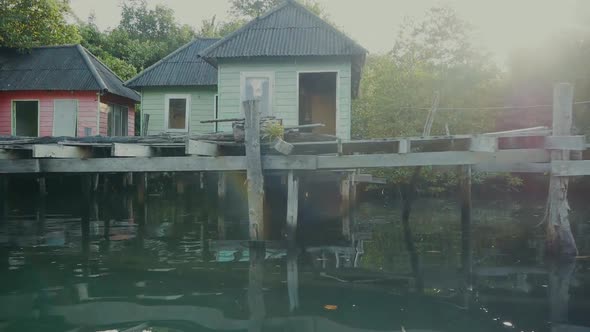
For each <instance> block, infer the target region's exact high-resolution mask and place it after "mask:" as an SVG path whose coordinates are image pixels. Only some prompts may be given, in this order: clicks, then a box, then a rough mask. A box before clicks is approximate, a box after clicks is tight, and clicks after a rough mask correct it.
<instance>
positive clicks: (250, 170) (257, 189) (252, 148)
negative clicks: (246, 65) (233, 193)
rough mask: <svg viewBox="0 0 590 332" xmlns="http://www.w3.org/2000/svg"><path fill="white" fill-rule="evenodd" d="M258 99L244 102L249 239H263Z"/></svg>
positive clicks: (262, 184) (262, 178) (262, 191)
mask: <svg viewBox="0 0 590 332" xmlns="http://www.w3.org/2000/svg"><path fill="white" fill-rule="evenodd" d="M259 109H260V108H259V101H257V100H250V101H245V102H244V115H245V118H246V121H245V124H244V131H245V143H246V167H247V177H248V216H249V220H250V240H251V241H262V240H263V239H264V177H263V176H262V160H261V159H260V111H259Z"/></svg>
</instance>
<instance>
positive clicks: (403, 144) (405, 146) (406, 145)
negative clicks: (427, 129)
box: [397, 139, 412, 154]
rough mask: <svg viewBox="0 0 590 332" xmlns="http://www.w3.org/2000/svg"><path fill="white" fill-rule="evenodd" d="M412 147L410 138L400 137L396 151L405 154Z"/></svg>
mask: <svg viewBox="0 0 590 332" xmlns="http://www.w3.org/2000/svg"><path fill="white" fill-rule="evenodd" d="M411 148H412V146H411V143H410V140H407V139H402V140H400V141H399V143H398V148H397V153H400V154H406V153H410V151H411V150H410V149H411Z"/></svg>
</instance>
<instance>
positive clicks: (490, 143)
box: [469, 135, 498, 152]
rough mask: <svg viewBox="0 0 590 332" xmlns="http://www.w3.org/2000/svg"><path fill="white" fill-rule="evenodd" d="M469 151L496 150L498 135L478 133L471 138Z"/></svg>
mask: <svg viewBox="0 0 590 332" xmlns="http://www.w3.org/2000/svg"><path fill="white" fill-rule="evenodd" d="M469 151H476V152H496V151H498V137H494V136H484V135H478V136H474V137H473V138H472V139H471V143H470V145H469Z"/></svg>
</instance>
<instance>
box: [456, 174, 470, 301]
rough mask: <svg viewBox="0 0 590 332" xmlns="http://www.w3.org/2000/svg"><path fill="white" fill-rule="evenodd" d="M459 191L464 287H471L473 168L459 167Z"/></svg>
mask: <svg viewBox="0 0 590 332" xmlns="http://www.w3.org/2000/svg"><path fill="white" fill-rule="evenodd" d="M459 186H460V188H459V191H460V199H461V268H462V271H463V276H464V282H465V284H464V286H465V289H467V288H468V287H469V286H471V274H472V269H473V253H472V247H471V243H472V241H471V207H472V204H471V166H470V165H464V166H460V167H459Z"/></svg>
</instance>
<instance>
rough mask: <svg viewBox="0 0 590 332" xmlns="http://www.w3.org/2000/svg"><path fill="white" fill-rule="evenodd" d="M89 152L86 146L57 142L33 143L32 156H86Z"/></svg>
mask: <svg viewBox="0 0 590 332" xmlns="http://www.w3.org/2000/svg"><path fill="white" fill-rule="evenodd" d="M89 155H90V152H89V150H88V149H86V148H82V147H75V146H65V145H59V144H34V145H33V158H87V157H88V156H89Z"/></svg>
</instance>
